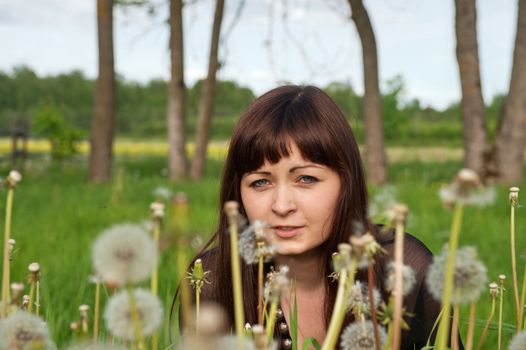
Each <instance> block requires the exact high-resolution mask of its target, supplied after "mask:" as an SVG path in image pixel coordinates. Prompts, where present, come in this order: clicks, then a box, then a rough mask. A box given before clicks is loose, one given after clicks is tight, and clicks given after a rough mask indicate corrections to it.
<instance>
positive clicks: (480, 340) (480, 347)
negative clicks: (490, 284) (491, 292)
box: [477, 297, 495, 350]
mask: <svg viewBox="0 0 526 350" xmlns="http://www.w3.org/2000/svg"><path fill="white" fill-rule="evenodd" d="M494 315H495V298H494V297H492V298H491V309H490V312H489V315H488V319H487V320H486V324H485V325H484V329H483V330H482V334H481V335H480V339H479V345H478V346H477V350H480V349H482V344H484V340H485V338H486V334H487V333H488V329H489V325H490V323H491V320H492V319H493V316H494Z"/></svg>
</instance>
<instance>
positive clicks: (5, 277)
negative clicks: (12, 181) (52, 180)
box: [2, 186, 14, 318]
mask: <svg viewBox="0 0 526 350" xmlns="http://www.w3.org/2000/svg"><path fill="white" fill-rule="evenodd" d="M13 193H14V189H13V188H12V187H11V186H9V187H8V189H7V203H6V208H5V230H4V261H3V267H4V268H3V270H2V318H5V317H6V316H7V309H8V307H7V305H8V304H9V299H10V298H9V279H10V278H9V273H10V259H9V239H10V236H11V215H12V209H13Z"/></svg>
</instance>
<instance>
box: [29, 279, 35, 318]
mask: <svg viewBox="0 0 526 350" xmlns="http://www.w3.org/2000/svg"><path fill="white" fill-rule="evenodd" d="M34 300H35V281H33V280H31V282H30V287H29V304H27V312H29V313H31V311H32V310H33V301H34Z"/></svg>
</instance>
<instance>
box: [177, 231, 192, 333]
mask: <svg viewBox="0 0 526 350" xmlns="http://www.w3.org/2000/svg"><path fill="white" fill-rule="evenodd" d="M180 241H182V240H181V239H180ZM177 246H178V247H177V248H176V254H177V266H178V267H177V270H178V271H177V272H178V274H179V278H180V283H179V285H180V286H181V287H180V288H181V322H182V324H181V329H183V330H184V329H186V327H188V325H189V324H190V323H189V322H190V314H189V312H190V304H191V301H190V286H189V285H188V282H187V281H186V278H185V274H186V269H185V266H186V254H185V251H184V248H183V247H182V244H178V245H177Z"/></svg>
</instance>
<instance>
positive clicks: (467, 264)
mask: <svg viewBox="0 0 526 350" xmlns="http://www.w3.org/2000/svg"><path fill="white" fill-rule="evenodd" d="M447 259H448V249H447V245H446V246H444V248H443V249H442V252H441V253H440V254H439V255H437V256H435V257H434V258H433V262H432V263H431V265H430V266H429V269H428V272H427V276H426V283H427V287H428V290H429V292H430V293H431V295H432V296H433V298H434V299H435V300H437V301H441V300H442V295H443V292H444V274H445V271H446V264H447ZM487 279H488V278H487V271H486V267H485V266H484V264H483V263H482V262H481V261H480V260H478V258H477V251H476V249H475V248H473V247H463V248H460V249H458V250H457V253H456V259H455V269H454V276H453V285H454V292H453V294H452V297H451V302H452V303H453V304H464V303H470V302H474V301H475V300H477V299H478V298H479V296H480V294H481V293H482V291H483V289H484V287H485V285H486V282H487Z"/></svg>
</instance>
